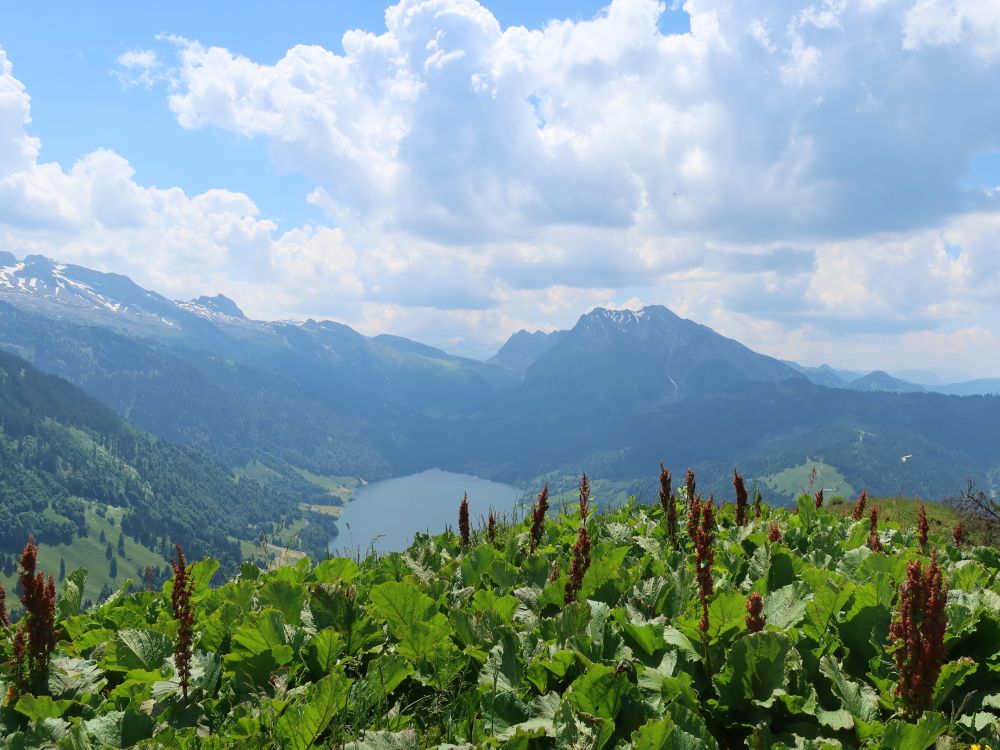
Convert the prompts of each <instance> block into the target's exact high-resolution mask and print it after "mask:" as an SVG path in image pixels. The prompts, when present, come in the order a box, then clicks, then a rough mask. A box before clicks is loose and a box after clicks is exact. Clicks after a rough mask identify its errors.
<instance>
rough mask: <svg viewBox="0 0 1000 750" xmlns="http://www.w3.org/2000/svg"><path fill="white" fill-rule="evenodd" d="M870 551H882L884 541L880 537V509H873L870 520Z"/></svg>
mask: <svg viewBox="0 0 1000 750" xmlns="http://www.w3.org/2000/svg"><path fill="white" fill-rule="evenodd" d="M868 549H870V550H871V551H872V552H881V551H882V540H881V539H879V535H878V508H872V510H871V515H870V516H869V520H868Z"/></svg>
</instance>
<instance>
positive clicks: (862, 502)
mask: <svg viewBox="0 0 1000 750" xmlns="http://www.w3.org/2000/svg"><path fill="white" fill-rule="evenodd" d="M867 504H868V490H861V495H860V496H859V497H858V502H856V503H855V504H854V512H853V513H852V514H851V516H852V517H853V518H854V520H855V521H860V520H861V519H862V518H864V517H865V506H866V505H867Z"/></svg>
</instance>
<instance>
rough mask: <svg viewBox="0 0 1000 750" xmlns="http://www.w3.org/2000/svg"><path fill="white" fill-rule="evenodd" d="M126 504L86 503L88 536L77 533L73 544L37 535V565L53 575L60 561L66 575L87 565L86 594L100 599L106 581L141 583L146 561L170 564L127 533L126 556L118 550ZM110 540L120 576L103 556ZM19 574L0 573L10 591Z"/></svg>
mask: <svg viewBox="0 0 1000 750" xmlns="http://www.w3.org/2000/svg"><path fill="white" fill-rule="evenodd" d="M98 507H103V508H104V517H101V516H100V515H98V513H97V509H98ZM124 512H125V510H124V508H115V507H113V506H99V504H98V503H87V511H86V518H87V528H88V530H89V534H88V536H86V537H76V538H75V539H73V542H72V544H47V543H46V542H45V540H44V539H38V540H37V541H38V567H39V570H44V571H45V572H46V573H51V574H52V575H54V576H58V574H59V561H60V560H63V561H65V563H66V575H69V574H70V573H72V572H73V571H74V570H76V569H77V568H86V569H87V571H88V572H89V575H88V576H87V585H86V587H85V588H84V593H83V595H84V598H90V599H93V600H94V601H97V597H98V595H99V594H100V592H101V589H102V588H103V587H104V585H105V584H107V585H109V586H110V587H111V588H113V589H115V588H118V587H119V586H120V585H121V584H122V581H124V580H125V579H126V578H134V579H136V581H137V582H138V583H139V584H141V583H142V577H141V575H140V573H139V571H140V570H142V569H144V568H145V567H146V566H147V565H149V566H151V567H154V568H155V567H157V566H159V567H163V566H164V565H166V564H167V561H166V560H164V558H162V557H161V556H160V555H158V554H156V553H155V552H153V551H152V550H150V549H149V548H148V547H144V546H142V545H141V544H137V543H136V542H135V541H133V540H132V539H129V538H128V536H126V537H125V556H124V557H122V556H120V555H118V554H117V549H118V534H119V532H120V531H121V519H122V516H123V515H124ZM101 531H104V536H105V541H104V542H103V543H102V542H101V540H100V536H101ZM108 543H110V544H111V548H112V550H115V556H116V557H117V562H118V577H117V578H111V576H110V575H109V572H110V571H109V567H110V564H111V563H110V561H109V560H108V559H107V558H106V557H105V556H104V553H105V549H106V547H107V545H108ZM16 578H17V575H16V574H15V575H13V576H0V580H2V581H3V583H4V585H5V586H6V587H7V590H8V591H9V592H13V590H14V584H15V583H16Z"/></svg>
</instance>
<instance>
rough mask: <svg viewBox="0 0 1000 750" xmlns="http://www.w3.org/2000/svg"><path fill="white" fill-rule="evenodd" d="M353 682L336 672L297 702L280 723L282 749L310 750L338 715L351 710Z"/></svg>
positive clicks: (278, 726)
mask: <svg viewBox="0 0 1000 750" xmlns="http://www.w3.org/2000/svg"><path fill="white" fill-rule="evenodd" d="M350 686H351V680H349V679H348V678H347V677H346V676H344V675H343V674H341V673H340V672H334V673H333V674H329V675H327V676H326V677H324V678H322V679H321V680H318V681H317V682H314V683H312V684H311V685H310V686H309V687H308V689H307V690H306V694H305V696H304V697H303V698H302V699H301V700H298V701H295V702H293V703H291V704H289V706H288V707H287V708H285V711H284V713H282V714H281V717H280V718H279V719H278V725H277V732H278V737H279V738H280V740H281V746H282V747H283V748H288V749H289V750H308V748H310V747H312V746H313V743H315V742H316V741H317V740H318V739H319V738H320V736H321V735H322V734H323V732H324V731H326V728H327V727H328V726H329V724H330V722H331V721H332V720H333V717H334V716H335V715H336V714H337V712H338V711H343V710H346V709H347V702H348V689H349V688H350Z"/></svg>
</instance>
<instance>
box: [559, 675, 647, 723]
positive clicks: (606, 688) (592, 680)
mask: <svg viewBox="0 0 1000 750" xmlns="http://www.w3.org/2000/svg"><path fill="white" fill-rule="evenodd" d="M631 689H632V683H630V682H629V681H628V676H627V674H625V673H624V672H623V673H618V672H617V671H616V670H614V669H612V668H611V667H606V666H604V665H603V664H594V665H593V666H592V667H590V669H588V670H587V671H586V672H584V673H583V674H582V675H580V676H579V677H577V678H576V679H575V680H574V681H573V684H572V685H570V692H569V699H570V700H571V701H572V702H573V703H574V704H575V705H576V707H577V708H579V709H580V710H581V711H583V712H584V713H587V714H590V715H591V716H597V717H599V718H602V719H611V720H612V721H613V720H614V718H615V717H616V716H617V715H618V712H619V711H620V710H621V707H622V699H623V698H624V697H625V696H626V695H627V694H628V693H629V691H630V690H631Z"/></svg>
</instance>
